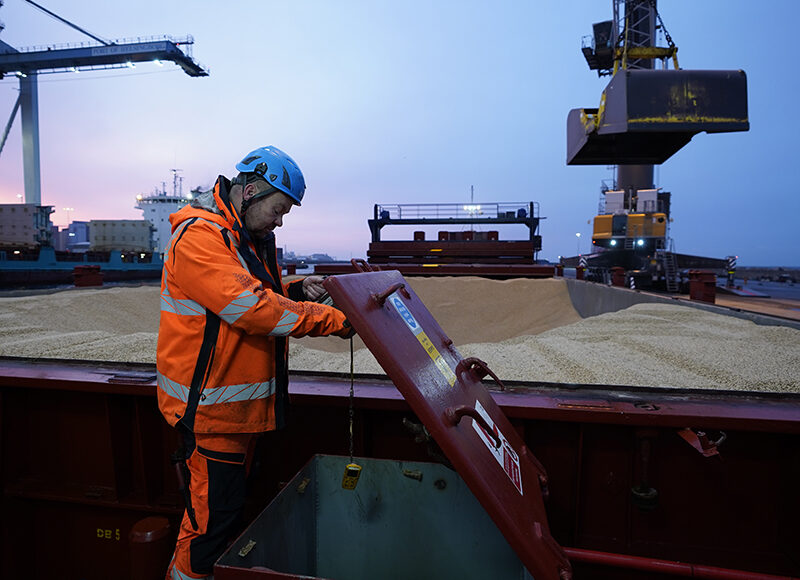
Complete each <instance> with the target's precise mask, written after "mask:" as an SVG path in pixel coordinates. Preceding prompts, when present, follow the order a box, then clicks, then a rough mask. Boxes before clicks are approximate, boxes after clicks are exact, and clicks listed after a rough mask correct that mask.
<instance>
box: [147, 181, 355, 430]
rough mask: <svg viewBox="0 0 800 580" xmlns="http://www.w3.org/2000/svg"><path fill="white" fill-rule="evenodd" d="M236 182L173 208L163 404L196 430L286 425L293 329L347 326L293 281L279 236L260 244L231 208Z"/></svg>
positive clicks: (164, 296) (318, 332)
mask: <svg viewBox="0 0 800 580" xmlns="http://www.w3.org/2000/svg"><path fill="white" fill-rule="evenodd" d="M229 190H230V182H229V181H228V180H227V179H226V178H224V177H222V176H220V177H219V179H218V180H217V184H216V186H215V187H214V191H213V192H209V193H206V194H203V195H200V196H199V197H198V198H196V199H195V200H194V201H193V202H192V205H191V206H187V207H184V208H183V209H181V210H180V211H178V212H175V213H174V214H172V215H171V216H170V222H171V223H172V238H171V239H170V242H169V247H168V250H167V255H166V257H165V260H164V271H163V275H162V277H161V322H160V326H159V332H158V358H157V363H158V364H157V366H158V404H159V407H160V409H161V412H162V413H163V415H164V417H165V418H166V419H167V421H168V422H169V423H170V425H173V426H175V425H176V423H179V422H180V424H181V425H182V426H183V427H184V428H186V429H188V430H189V431H191V432H195V433H256V432H261V431H269V430H272V429H276V428H279V427H281V426H282V424H283V420H284V418H283V413H284V406H285V404H286V399H287V396H288V395H287V388H288V374H287V354H288V348H287V337H288V336H295V337H298V336H306V335H308V336H324V335H329V334H334V333H339V332H346V331H347V329H345V327H344V322H345V317H344V314H342V312H340V311H339V310H337V309H336V308H333V307H330V306H326V305H323V304H318V303H316V302H303V301H302V300H303V299H304V297H305V294H304V292H303V289H302V283H301V282H300V281H297V282H294V283H290V284H284V283H283V281H282V280H281V274H280V268H278V267H277V260H276V254H275V238H274V236H270V238H269V239H268V240H267V241H266V242H264V243H259V244H254V243H253V242H252V241H251V240H250V237H249V235H248V233H247V230H246V229H245V228H244V227H243V225H242V223H241V221H240V219H239V216H238V214H237V212H236V211H235V210H234V209H233V207H232V206H231V202H230V199H229V197H228V193H229Z"/></svg>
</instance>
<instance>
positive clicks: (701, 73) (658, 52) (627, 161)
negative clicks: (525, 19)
mask: <svg viewBox="0 0 800 580" xmlns="http://www.w3.org/2000/svg"><path fill="white" fill-rule="evenodd" d="M613 8H614V18H613V20H609V21H604V22H599V23H596V24H594V25H593V33H594V34H593V39H592V42H591V44H587V43H584V45H583V47H582V52H583V54H584V56H585V58H586V62H587V64H588V65H589V68H590V69H592V70H596V71H597V73H598V75H599V76H606V75H609V76H611V80H610V82H609V83H608V85H607V86H606V88H605V90H604V91H603V94H602V97H601V99H600V105H599V107H597V108H591V109H589V108H586V109H573V110H572V111H570V112H569V115H568V117H567V164H568V165H615V166H616V179H615V182H614V184H613V185H612V186H611V187H605V188H604V189H603V200H602V202H601V210H600V212H599V215H597V216H596V217H595V220H594V232H593V235H592V252H590V254H589V255H587V256H575V257H574V258H566V259H564V260H563V263H564V264H565V265H566V266H583V267H586V268H587V269H588V271H589V275H590V277H593V278H595V279H599V280H603V281H608V278H609V271H610V269H611V268H614V267H617V268H623V269H624V270H625V271H626V272H628V281H629V282H630V281H631V280H633V281H634V282H633V283H634V284H636V285H637V286H638V287H641V286H642V285H646V286H650V285H655V286H660V287H665V289H667V290H669V291H675V290H677V289H678V280H679V276H678V274H679V272H680V271H682V270H686V269H688V268H711V269H725V268H726V267H727V265H728V262H729V260H728V259H714V258H702V257H699V256H689V255H686V254H676V253H675V252H674V251H673V248H672V247H671V244H670V239H669V236H668V224H669V214H670V199H671V196H670V193H668V192H663V191H661V190H660V189H657V188H656V187H655V184H654V181H653V167H654V165H656V164H661V163H664V162H665V161H666V160H667V159H669V157H671V156H672V155H673V154H674V153H676V152H677V151H678V150H679V149H681V148H682V147H683V146H684V145H686V144H687V143H688V142H689V141H690V140H691V139H692V137H693V136H694V135H696V134H697V133H700V132H702V131H705V132H707V133H723V132H732V131H747V130H748V129H749V128H750V124H749V120H748V117H747V77H746V75H745V73H744V71H741V70H684V69H681V68H679V66H678V58H677V53H678V48H677V46H675V43H674V42H673V40H672V37H671V36H670V34H669V33H668V32H667V30H666V27H665V26H664V23H663V21H662V20H661V16H660V15H659V13H658V10H657V7H656V0H613ZM659 31H660V32H661V33H663V35H664V37H665V39H666V41H667V46H661V47H659V46H657V45H656V37H657V34H658V33H659ZM657 64H658V65H660V66H659V67H657V66H656V65H657ZM670 64H672V65H673V68H672V69H670V68H669V65H670ZM637 280H638V283H637Z"/></svg>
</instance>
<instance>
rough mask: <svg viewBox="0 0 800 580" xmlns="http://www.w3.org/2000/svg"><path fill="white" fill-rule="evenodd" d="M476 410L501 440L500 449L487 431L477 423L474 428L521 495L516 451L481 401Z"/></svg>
mask: <svg viewBox="0 0 800 580" xmlns="http://www.w3.org/2000/svg"><path fill="white" fill-rule="evenodd" d="M475 410H476V411H478V413H479V414H480V415H481V417H483V418H484V419H486V423H487V424H488V425H489V426H490V427H491V428H492V431H493V432H494V434H495V435H497V437H499V439H500V447H497V446H496V443H495V439H494V437H492V436H491V435H490V434H489V433H487V432H486V430H485V429H484V428H483V427H481V425H480V424H478V422H477V421H475V420H473V421H472V428H473V429H475V431H477V433H478V435H480V437H481V440H482V441H483V442H484V443H485V444H486V447H488V448H489V451H491V453H492V455H494V458H495V459H496V460H497V463H499V464H500V467H502V468H503V471H505V472H506V475H508V478H509V479H510V480H511V483H513V484H514V487H516V488H517V489H518V490H519V493H520V494H522V474H521V471H520V467H519V455H517V452H516V451H514V449H513V448H512V447H511V444H510V443H509V442H508V440H507V439H506V438H505V437H504V436H503V434H502V433H501V432H500V429H498V428H497V425H495V424H494V421H492V418H491V417H490V416H489V413H487V412H486V409H484V408H483V405H481V403H480V401H477V400H476V401H475Z"/></svg>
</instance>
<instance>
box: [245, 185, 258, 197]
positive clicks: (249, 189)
mask: <svg viewBox="0 0 800 580" xmlns="http://www.w3.org/2000/svg"><path fill="white" fill-rule="evenodd" d="M255 188H256V184H255V183H247V184H245V185H243V186H242V199H250V198H251V197H253V196H254V195H255V191H254V190H255Z"/></svg>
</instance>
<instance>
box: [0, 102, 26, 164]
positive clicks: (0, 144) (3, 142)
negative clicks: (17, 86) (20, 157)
mask: <svg viewBox="0 0 800 580" xmlns="http://www.w3.org/2000/svg"><path fill="white" fill-rule="evenodd" d="M20 98H21V97H17V102H16V103H14V108H13V109H12V110H11V116H10V117H9V118H8V123H6V128H5V131H3V138H2V139H0V154H2V153H3V147H5V145H6V140H7V139H8V134H9V133H10V132H11V125H13V124H14V117H16V116H17V111H18V110H19V101H20Z"/></svg>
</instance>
